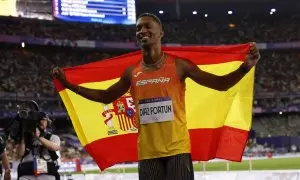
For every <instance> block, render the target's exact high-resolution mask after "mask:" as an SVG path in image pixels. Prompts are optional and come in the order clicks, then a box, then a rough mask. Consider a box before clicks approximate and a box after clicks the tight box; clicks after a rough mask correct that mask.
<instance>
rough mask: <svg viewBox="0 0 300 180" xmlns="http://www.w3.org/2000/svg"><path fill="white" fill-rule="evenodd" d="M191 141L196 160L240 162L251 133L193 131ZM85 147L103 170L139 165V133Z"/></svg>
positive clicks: (115, 137) (211, 130)
mask: <svg viewBox="0 0 300 180" xmlns="http://www.w3.org/2000/svg"><path fill="white" fill-rule="evenodd" d="M190 138H191V150H192V159H193V160H196V161H207V160H210V159H214V158H221V159H227V160H231V161H241V159H242V155H243V152H244V148H245V146H246V143H247V139H248V131H245V130H241V129H237V128H232V127H228V126H223V127H221V128H216V129H193V130H190ZM124 142H126V143H124ZM85 148H86V150H87V151H88V152H89V153H90V155H91V156H92V157H93V158H94V160H95V161H96V163H97V164H98V166H99V168H100V169H101V170H104V169H106V168H108V167H111V166H113V165H114V164H118V163H122V162H136V161H137V134H126V135H119V136H113V137H108V138H104V139H99V140H96V141H94V142H92V143H90V144H87V145H86V146H85ZM229 150H230V151H229Z"/></svg>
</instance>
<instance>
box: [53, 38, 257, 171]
mask: <svg viewBox="0 0 300 180" xmlns="http://www.w3.org/2000/svg"><path fill="white" fill-rule="evenodd" d="M162 49H163V51H164V52H165V54H168V55H172V56H176V57H179V58H182V59H188V60H190V61H192V62H193V63H195V64H197V65H198V66H199V68H201V69H202V70H205V71H207V72H210V73H213V74H217V75H225V74H228V73H230V72H232V71H234V70H236V69H237V68H238V67H239V66H240V65H241V63H243V61H244V59H245V57H246V54H247V53H248V52H249V50H250V44H240V45H223V46H189V47H163V48H162ZM141 57H142V56H141V51H137V52H133V53H129V54H125V55H122V56H118V57H114V58H110V59H107V60H102V61H96V62H93V63H89V64H84V65H80V66H77V67H69V68H65V69H63V71H64V73H65V75H66V77H67V79H68V80H69V81H70V82H71V83H74V84H78V85H80V86H84V87H88V88H93V89H106V88H108V87H109V86H110V85H112V84H114V83H115V82H116V81H118V79H119V78H120V76H121V74H122V73H123V71H124V70H125V69H126V68H127V67H128V66H130V65H136V64H137V63H138V62H139V61H141ZM54 84H55V87H56V89H57V91H58V92H59V95H60V97H61V98H62V100H63V102H64V104H65V107H66V109H67V111H68V114H69V116H70V118H71V120H72V123H73V126H74V129H75V131H76V133H77V136H78V138H79V140H80V142H81V144H82V145H83V146H84V147H85V149H86V150H87V152H88V153H89V154H90V155H91V156H92V157H93V158H94V160H95V161H96V163H97V164H98V166H99V168H100V169H101V170H104V169H106V168H108V167H110V166H113V165H114V164H117V163H122V162H136V161H137V124H136V123H135V116H134V114H135V110H134V107H133V105H132V104H133V103H132V98H131V96H130V94H129V93H126V94H124V95H123V96H122V97H120V98H119V99H118V100H116V101H115V102H113V103H111V104H102V103H97V102H93V101H90V100H88V99H85V98H83V97H81V96H79V95H77V94H76V93H74V92H72V91H70V90H68V89H65V88H64V87H63V86H62V85H61V84H60V83H59V82H58V80H54ZM253 84H254V68H252V69H251V71H250V72H248V74H247V75H246V76H245V77H244V78H243V79H242V80H241V81H239V82H238V83H237V84H236V85H235V86H233V87H232V88H230V89H229V90H228V91H226V92H220V91H216V90H213V89H210V88H207V87H204V86H201V85H198V84H196V83H195V82H193V81H192V80H190V79H187V80H186V97H185V98H186V109H187V110H186V113H187V126H188V129H189V132H190V139H191V151H192V159H193V160H198V161H199V160H200V161H207V160H210V159H214V158H221V159H226V160H231V161H241V158H242V155H243V151H244V148H245V145H246V142H247V138H248V131H249V130H250V127H251V118H252V101H253Z"/></svg>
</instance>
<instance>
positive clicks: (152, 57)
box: [142, 46, 162, 65]
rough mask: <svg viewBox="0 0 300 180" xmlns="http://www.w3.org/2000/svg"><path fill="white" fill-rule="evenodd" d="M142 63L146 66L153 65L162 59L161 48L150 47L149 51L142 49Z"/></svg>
mask: <svg viewBox="0 0 300 180" xmlns="http://www.w3.org/2000/svg"><path fill="white" fill-rule="evenodd" d="M142 53H143V61H144V63H145V64H147V65H151V64H155V63H156V62H157V61H159V60H160V59H161V57H162V51H161V47H160V46H157V47H151V48H149V49H142Z"/></svg>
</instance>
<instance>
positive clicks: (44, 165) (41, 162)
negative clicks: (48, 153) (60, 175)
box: [36, 158, 48, 174]
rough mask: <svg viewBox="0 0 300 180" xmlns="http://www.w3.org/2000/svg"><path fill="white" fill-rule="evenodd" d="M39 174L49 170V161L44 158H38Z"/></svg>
mask: <svg viewBox="0 0 300 180" xmlns="http://www.w3.org/2000/svg"><path fill="white" fill-rule="evenodd" d="M36 165H37V174H44V173H47V172H48V167H47V161H45V160H43V159H38V158H37V159H36Z"/></svg>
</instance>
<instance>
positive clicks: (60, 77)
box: [52, 67, 67, 84]
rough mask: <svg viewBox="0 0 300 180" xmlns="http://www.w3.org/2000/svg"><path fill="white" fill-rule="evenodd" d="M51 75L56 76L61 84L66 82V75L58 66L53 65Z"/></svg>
mask: <svg viewBox="0 0 300 180" xmlns="http://www.w3.org/2000/svg"><path fill="white" fill-rule="evenodd" d="M52 76H53V78H57V79H58V80H59V81H60V82H61V83H62V84H66V83H67V79H66V76H65V74H64V72H63V70H62V69H61V68H59V67H55V68H54V69H53V70H52Z"/></svg>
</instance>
